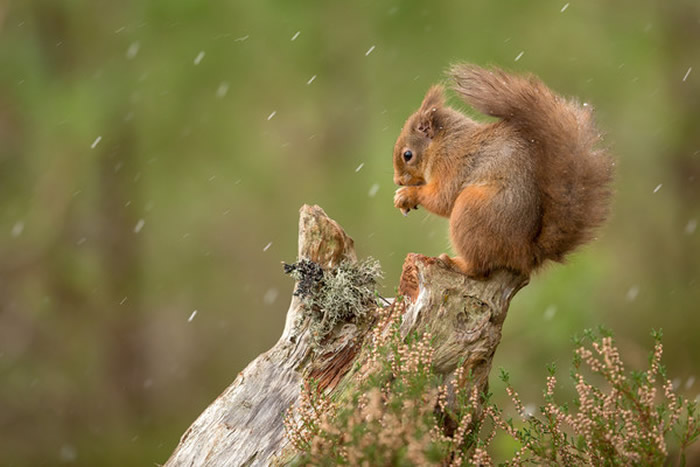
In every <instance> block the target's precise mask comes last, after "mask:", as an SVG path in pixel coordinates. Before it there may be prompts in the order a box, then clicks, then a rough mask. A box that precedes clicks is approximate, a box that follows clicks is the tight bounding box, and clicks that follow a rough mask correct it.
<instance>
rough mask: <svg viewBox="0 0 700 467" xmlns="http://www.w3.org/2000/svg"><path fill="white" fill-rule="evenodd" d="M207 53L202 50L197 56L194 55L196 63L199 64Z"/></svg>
mask: <svg viewBox="0 0 700 467" xmlns="http://www.w3.org/2000/svg"><path fill="white" fill-rule="evenodd" d="M205 55H206V54H205V53H204V51H203V50H202V51H201V52H199V53H198V54H197V56H196V57H194V64H195V65H199V64H200V63H201V62H202V59H203V58H204V56H205Z"/></svg>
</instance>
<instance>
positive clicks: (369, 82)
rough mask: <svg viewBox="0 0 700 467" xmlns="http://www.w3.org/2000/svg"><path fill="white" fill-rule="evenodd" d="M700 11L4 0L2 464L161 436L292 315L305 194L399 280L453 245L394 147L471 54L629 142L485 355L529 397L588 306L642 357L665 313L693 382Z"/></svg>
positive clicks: (148, 460) (138, 443)
mask: <svg viewBox="0 0 700 467" xmlns="http://www.w3.org/2000/svg"><path fill="white" fill-rule="evenodd" d="M699 19H700V4H699V3H698V2H697V0H672V1H670V0H666V1H663V0H658V1H653V2H650V1H629V0H623V1H617V2H604V1H582V0H579V1H572V2H570V3H567V2H566V1H565V0H558V1H536V2H524V1H510V2H494V1H490V0H478V1H459V2H458V1H454V2H418V1H389V2H384V1H368V0H360V1H355V2H339V1H329V2H321V1H308V2H307V1H304V2H288V1H248V2H241V1H228V2H202V1H196V0H158V1H143V2H136V1H124V2H111V1H104V0H90V1H88V0H64V1H57V0H22V1H14V2H13V1H9V2H8V1H7V0H5V1H4V2H2V1H0V196H1V198H2V203H1V204H0V464H3V465H17V466H23V465H54V464H60V463H73V464H79V465H115V466H117V465H131V464H134V465H137V464H138V465H153V464H154V463H162V462H164V461H165V460H166V459H167V457H168V456H169V454H170V453H171V451H172V450H173V448H174V447H175V445H176V444H177V441H178V438H179V436H180V435H181V434H182V433H183V432H184V431H185V429H186V428H187V427H188V426H189V424H190V423H191V422H192V421H193V420H194V419H195V418H196V416H197V415H198V414H199V413H200V412H201V411H202V410H203V409H204V408H205V407H206V406H207V405H208V404H209V403H210V402H211V401H212V400H213V399H214V398H215V397H216V396H217V395H218V394H219V393H220V392H221V391H222V390H223V389H224V388H225V387H226V386H227V385H228V384H229V383H230V382H231V381H232V380H233V379H234V378H235V376H236V375H237V373H238V372H239V371H240V370H242V369H243V368H244V366H245V365H246V364H247V363H248V362H249V361H250V360H252V359H253V358H254V357H255V356H257V355H258V354H259V353H261V352H263V351H265V350H266V349H268V348H269V347H271V346H272V345H273V344H274V342H275V341H276V340H277V338H278V337H279V335H280V333H281V331H282V327H283V323H284V316H285V312H286V308H287V305H288V302H289V297H290V295H291V292H292V287H293V284H292V282H291V280H290V279H289V278H288V277H285V276H284V275H283V273H282V268H281V265H280V261H283V260H286V261H291V260H293V259H294V258H295V254H296V241H297V236H296V235H297V231H296V229H297V215H298V208H299V207H300V206H301V205H302V204H303V203H313V204H319V205H320V206H322V207H323V208H324V209H325V210H326V212H327V213H328V214H329V215H330V216H331V217H333V218H334V219H336V220H337V221H338V222H340V223H341V225H343V226H344V227H345V229H346V230H347V232H348V233H349V234H350V235H351V236H352V237H353V238H354V239H355V242H356V246H357V250H358V253H359V254H360V255H361V256H367V255H371V256H374V257H376V258H378V259H379V260H380V261H381V263H382V265H383V267H384V270H385V273H386V278H385V280H384V293H385V295H389V296H390V295H392V294H393V290H394V286H395V285H396V283H397V280H398V276H399V273H400V270H401V265H402V262H403V258H404V256H405V254H406V253H408V252H411V251H414V252H420V253H424V254H428V255H438V254H440V253H442V252H445V251H447V249H448V248H449V245H448V241H447V225H446V222H445V221H444V220H442V219H439V218H437V217H436V216H433V215H429V214H427V213H426V212H425V211H424V210H420V211H417V212H415V213H412V214H411V215H410V216H408V217H407V218H404V217H403V216H401V214H400V213H399V212H398V211H397V210H395V209H394V208H393V206H392V197H393V192H394V189H395V187H394V186H392V166H391V154H392V147H393V143H394V140H395V138H396V136H397V135H398V133H399V130H400V128H401V126H402V124H403V122H404V120H405V118H406V117H407V116H408V115H409V114H410V113H411V112H412V111H413V110H415V109H416V108H417V106H418V105H419V103H420V101H421V99H422V97H423V93H424V92H425V91H426V89H427V88H428V86H429V85H430V84H432V83H434V82H436V81H440V80H442V79H444V77H443V70H445V69H446V67H447V66H448V65H449V64H451V63H453V62H455V61H472V62H476V63H479V64H496V65H500V66H503V67H507V68H509V69H512V70H522V71H531V72H534V73H536V74H538V75H539V76H540V77H542V79H543V80H544V81H545V82H547V83H548V84H549V85H550V86H552V87H553V88H554V89H556V90H557V91H559V92H561V93H563V94H566V95H575V96H578V97H580V98H581V99H582V100H584V101H587V102H590V103H592V104H593V105H594V106H595V107H596V109H597V115H598V121H599V123H600V126H601V127H602V128H603V129H604V131H605V133H606V135H607V136H606V141H607V143H608V144H609V145H610V146H611V147H612V148H613V151H614V154H615V156H616V158H617V161H618V164H617V166H618V173H617V181H616V190H617V195H616V200H615V206H614V215H613V218H612V221H611V222H610V223H609V224H608V225H607V226H606V228H605V229H604V230H603V232H602V234H601V237H600V238H599V240H598V241H597V242H595V243H594V244H592V245H591V246H589V247H587V248H585V249H584V250H582V251H581V252H580V253H579V254H577V255H575V256H574V257H573V258H572V259H571V261H570V263H569V264H568V265H567V266H558V265H557V266H553V267H550V268H548V269H546V270H545V271H543V272H541V273H540V274H538V275H537V276H536V277H534V278H533V279H532V281H531V284H530V285H529V286H528V287H527V288H526V289H525V290H523V291H522V292H520V293H519V295H518V296H517V297H516V298H515V300H514V301H513V304H512V307H511V310H510V316H509V318H508V320H507V322H506V325H505V330H504V336H503V341H502V344H501V346H500V348H499V350H498V353H497V357H496V362H495V366H503V367H506V368H508V369H509V370H510V372H511V376H512V381H513V384H514V385H515V386H516V388H517V389H518V390H519V391H520V393H521V394H522V395H523V399H524V400H525V402H526V403H532V404H540V403H541V400H542V399H541V390H542V388H543V386H544V379H545V376H546V369H545V364H547V363H549V362H552V361H556V362H558V363H559V366H560V367H562V368H563V369H566V368H568V362H569V360H570V351H571V349H572V344H571V342H570V338H571V336H572V335H574V334H576V333H580V332H581V330H582V329H583V328H585V327H593V326H596V325H598V324H605V325H606V326H608V327H610V328H612V329H613V330H614V331H615V332H616V335H617V337H618V341H619V344H620V346H621V348H622V351H623V356H624V357H626V358H627V361H629V362H631V363H632V364H633V365H636V366H641V365H643V364H645V362H646V355H647V351H648V350H649V349H650V348H651V345H652V340H651V338H650V337H649V331H650V329H651V328H660V327H662V328H663V329H664V333H665V339H664V340H665V344H666V346H665V357H666V362H667V364H668V368H669V373H670V375H671V377H672V378H674V380H675V382H676V383H677V385H678V386H679V387H680V390H681V391H682V392H684V393H685V394H686V395H688V396H689V397H693V398H694V397H695V395H696V394H697V393H698V392H700V382H699V383H694V379H695V374H696V371H697V370H698V360H699V359H700V345H698V343H697V342H698V341H697V339H698V337H700V336H699V334H698V329H699V327H698V326H699V325H700V313H699V311H700V306H699V305H698V303H699V302H700V289H699V285H700V284H699V281H700V276H699V273H700V241H699V239H700V232H699V231H698V229H697V224H698V220H699V219H700V203H699V201H700V190H699V184H700V180H699V179H700V22H699ZM451 101H452V103H453V104H454V105H457V106H460V105H461V104H460V103H459V102H458V101H457V99H455V98H454V97H453V98H452V99H451ZM195 310H196V311H197V313H194V311H195ZM563 373H564V374H566V371H564V372H563ZM492 376H493V377H492V380H493V386H492V387H493V390H494V391H495V392H496V393H497V394H498V398H499V399H502V398H503V393H502V391H499V387H500V386H499V384H498V382H497V381H495V380H496V379H497V378H495V374H494V375H492Z"/></svg>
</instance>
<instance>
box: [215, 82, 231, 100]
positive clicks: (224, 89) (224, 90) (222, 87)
mask: <svg viewBox="0 0 700 467" xmlns="http://www.w3.org/2000/svg"><path fill="white" fill-rule="evenodd" d="M228 88H229V84H228V82H226V81H222V82H221V84H219V87H218V88H217V89H216V97H218V98H219V99H221V98H223V97H226V94H228Z"/></svg>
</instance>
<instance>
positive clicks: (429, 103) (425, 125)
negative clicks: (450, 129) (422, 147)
mask: <svg viewBox="0 0 700 467" xmlns="http://www.w3.org/2000/svg"><path fill="white" fill-rule="evenodd" d="M444 105H445V94H444V88H443V87H442V86H440V85H435V86H432V87H431V88H430V89H428V92H427V93H426V94H425V98H423V103H422V104H421V106H420V110H419V111H418V113H419V115H420V118H419V119H418V127H417V128H416V130H418V131H419V132H421V133H423V134H424V135H425V136H426V137H428V138H430V139H432V138H434V137H435V135H436V134H437V132H438V130H439V128H440V124H439V122H438V116H439V113H440V112H439V111H440V110H441V109H442V107H443V106H444Z"/></svg>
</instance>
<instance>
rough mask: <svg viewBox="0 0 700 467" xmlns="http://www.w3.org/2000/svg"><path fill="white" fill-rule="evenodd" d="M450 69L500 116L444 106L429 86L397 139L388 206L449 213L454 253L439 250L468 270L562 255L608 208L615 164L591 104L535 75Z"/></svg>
mask: <svg viewBox="0 0 700 467" xmlns="http://www.w3.org/2000/svg"><path fill="white" fill-rule="evenodd" d="M450 75H451V77H452V78H453V80H454V86H453V88H454V90H455V91H456V92H457V93H458V94H459V95H460V96H461V97H462V98H463V99H464V100H465V101H466V102H467V103H469V104H471V105H472V106H473V107H474V108H476V109H477V110H480V111H482V112H484V113H486V114H488V115H491V116H494V117H498V118H500V120H499V121H497V122H495V123H490V124H479V123H477V122H474V121H472V120H470V119H469V118H467V117H466V116H464V115H463V114H461V113H460V112H457V111H456V110H454V109H451V108H449V107H446V106H445V105H444V98H443V96H442V94H443V89H442V87H441V86H433V87H432V88H430V90H429V91H428V93H427V94H426V97H425V99H424V100H423V103H422V104H421V107H420V108H419V109H418V111H416V112H415V113H414V114H413V115H411V116H410V117H409V118H408V120H407V121H406V124H405V125H404V128H403V129H402V131H401V134H400V135H399V138H398V140H397V142H396V145H395V147H394V181H395V182H396V183H397V184H399V185H404V186H403V187H402V188H399V189H398V190H397V192H396V196H395V198H394V204H395V206H396V207H397V208H399V209H401V210H402V211H403V212H404V213H407V212H408V211H410V210H411V209H414V208H417V206H418V205H423V206H425V208H426V209H427V210H428V211H431V212H433V213H436V214H438V215H441V216H444V217H448V218H449V219H450V239H451V240H452V244H453V246H454V249H455V250H456V252H457V253H458V254H459V256H458V257H457V258H454V259H449V258H447V257H445V258H447V260H449V263H450V266H451V267H454V268H456V269H458V270H460V271H462V272H464V273H466V274H469V275H473V276H483V275H486V274H488V273H489V272H490V271H492V270H494V269H499V268H506V269H511V270H514V271H518V272H522V273H524V274H529V273H530V272H531V271H532V270H534V269H536V268H538V267H539V266H541V265H542V264H543V263H544V262H545V261H547V260H554V261H562V260H563V258H564V257H565V255H566V254H568V253H569V252H571V251H572V250H574V249H575V248H576V247H578V246H579V245H582V244H583V243H585V242H587V241H589V240H590V239H591V238H592V237H593V234H594V231H595V229H596V228H597V227H599V226H600V225H601V224H602V223H603V222H604V221H605V219H606V217H607V214H608V209H609V200H610V195H611V189H610V182H611V181H612V175H613V171H612V167H613V162H612V159H611V158H610V156H609V154H608V153H607V152H606V151H604V150H603V149H600V148H599V147H598V145H599V143H600V134H599V132H598V130H597V129H596V128H595V126H594V125H593V122H592V112H591V109H590V108H589V107H586V106H581V105H579V104H578V103H577V102H576V101H573V100H567V99H564V98H562V97H561V96H559V95H557V94H555V93H554V92H552V91H551V90H550V89H549V88H547V87H546V86H545V85H544V84H543V83H542V82H541V81H539V80H538V79H537V78H535V77H532V76H517V75H511V74H508V73H505V72H503V71H501V70H498V69H492V70H488V69H484V68H479V67H476V66H473V65H458V66H455V67H453V68H452V69H451V71H450ZM406 151H410V154H411V157H410V158H409V159H407V158H406V157H405V154H406ZM445 258H443V260H445V261H446V262H448V261H447V260H446V259H445Z"/></svg>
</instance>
